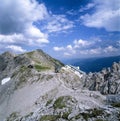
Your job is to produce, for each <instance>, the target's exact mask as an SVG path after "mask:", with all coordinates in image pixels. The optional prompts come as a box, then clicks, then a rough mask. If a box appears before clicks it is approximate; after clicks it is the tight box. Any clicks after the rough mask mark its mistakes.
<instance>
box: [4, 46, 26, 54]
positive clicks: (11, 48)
mask: <svg viewBox="0 0 120 121" xmlns="http://www.w3.org/2000/svg"><path fill="white" fill-rule="evenodd" d="M6 48H7V49H9V50H10V51H13V52H17V53H23V52H26V50H25V49H23V48H22V47H20V46H17V45H8V46H7V47H6Z"/></svg>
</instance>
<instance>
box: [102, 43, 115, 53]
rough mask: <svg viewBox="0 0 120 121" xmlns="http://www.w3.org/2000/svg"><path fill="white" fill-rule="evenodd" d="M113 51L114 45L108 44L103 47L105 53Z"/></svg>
mask: <svg viewBox="0 0 120 121" xmlns="http://www.w3.org/2000/svg"><path fill="white" fill-rule="evenodd" d="M115 51H117V48H115V47H113V46H111V45H110V46H108V47H106V48H104V52H105V53H109V52H115Z"/></svg>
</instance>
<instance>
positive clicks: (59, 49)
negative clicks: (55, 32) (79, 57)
mask: <svg viewBox="0 0 120 121" xmlns="http://www.w3.org/2000/svg"><path fill="white" fill-rule="evenodd" d="M64 49H65V48H64V47H53V50H54V51H63V50H64Z"/></svg>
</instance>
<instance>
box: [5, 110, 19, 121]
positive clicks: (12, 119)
mask: <svg viewBox="0 0 120 121" xmlns="http://www.w3.org/2000/svg"><path fill="white" fill-rule="evenodd" d="M17 117H18V113H17V112H13V113H11V114H10V116H9V117H7V121H14V120H15V119H16V118H17Z"/></svg>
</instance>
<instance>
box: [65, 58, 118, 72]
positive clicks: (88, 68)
mask: <svg viewBox="0 0 120 121" xmlns="http://www.w3.org/2000/svg"><path fill="white" fill-rule="evenodd" d="M119 61H120V56H113V57H102V58H87V59H71V60H65V61H63V62H64V63H65V64H71V65H74V66H80V69H81V70H82V71H85V72H86V73H88V72H98V71H100V70H102V69H103V68H105V67H111V66H112V64H113V62H119Z"/></svg>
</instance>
